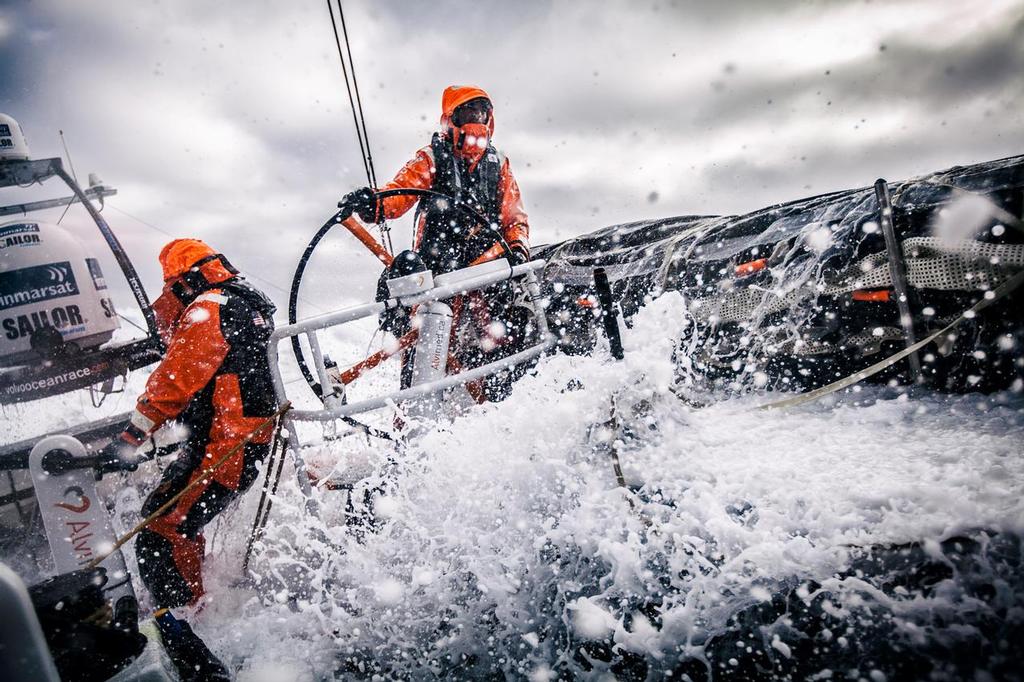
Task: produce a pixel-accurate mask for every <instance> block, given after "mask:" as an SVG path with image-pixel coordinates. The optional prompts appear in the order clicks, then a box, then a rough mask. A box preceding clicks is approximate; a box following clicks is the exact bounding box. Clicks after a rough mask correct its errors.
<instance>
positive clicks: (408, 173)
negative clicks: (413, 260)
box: [381, 85, 530, 260]
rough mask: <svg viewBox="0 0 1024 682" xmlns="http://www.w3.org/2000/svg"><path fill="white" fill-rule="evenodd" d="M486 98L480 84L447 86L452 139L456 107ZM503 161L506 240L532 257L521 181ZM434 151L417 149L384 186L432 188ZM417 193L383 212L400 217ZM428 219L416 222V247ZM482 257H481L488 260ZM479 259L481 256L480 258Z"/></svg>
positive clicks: (445, 125)
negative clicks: (519, 182)
mask: <svg viewBox="0 0 1024 682" xmlns="http://www.w3.org/2000/svg"><path fill="white" fill-rule="evenodd" d="M481 97H482V98H485V99H487V100H488V101H490V96H489V95H488V94H487V93H486V92H484V91H483V90H481V89H480V88H477V87H473V86H459V85H452V86H449V87H448V88H446V89H445V91H444V94H443V95H442V97H441V127H442V129H443V130H444V134H445V135H446V136H447V139H448V140H449V141H450V140H451V139H452V129H453V125H452V121H451V117H452V114H453V113H454V111H455V109H456V108H457V107H458V106H459V105H461V104H465V103H466V102H469V101H470V100H473V99H477V98H481ZM489 127H490V131H491V134H492V135H493V133H494V114H493V113H492V114H491V120H490V123H489ZM502 156H503V159H502V162H501V175H500V176H499V179H498V195H499V197H500V207H501V210H500V220H499V222H500V225H499V227H500V229H501V233H502V236H503V237H504V238H505V241H506V242H508V244H509V246H510V247H511V248H513V249H516V248H519V249H522V251H523V252H524V253H525V254H526V256H527V257H529V253H530V225H529V222H528V220H529V219H528V218H527V215H526V210H525V209H524V208H523V199H522V196H521V195H520V193H519V184H518V183H517V182H516V179H515V176H514V175H512V168H511V166H510V165H509V161H508V157H504V155H502ZM434 174H435V167H434V153H433V150H432V149H431V148H430V145H427V146H426V147H424V148H422V149H420V150H419V151H418V152H416V156H415V157H414V158H413V159H412V160H411V161H409V162H408V163H407V164H405V166H404V167H403V168H402V169H401V170H400V171H398V173H397V174H396V175H395V178H394V180H392V181H391V182H389V183H388V184H387V185H385V186H384V187H382V188H381V189H384V190H388V189H397V188H413V189H430V188H431V187H432V186H433V184H434ZM418 200H419V199H418V197H415V196H394V197H388V198H386V199H383V200H382V201H381V204H382V207H381V210H382V213H383V216H384V217H385V218H387V219H392V218H397V217H399V216H401V215H403V214H404V213H405V212H406V211H408V210H409V209H410V208H412V207H413V206H414V205H416V202H417V201H418ZM424 228H425V220H422V219H421V220H420V221H419V223H418V224H417V225H416V235H415V237H414V239H413V248H414V249H418V248H419V246H420V243H421V242H422V240H423V232H424ZM485 255H489V256H490V258H496V257H498V256H500V255H503V254H502V251H501V250H500V249H492V250H490V251H488V252H487V254H485ZM487 259H488V258H483V259H482V260H487ZM478 260H480V259H478Z"/></svg>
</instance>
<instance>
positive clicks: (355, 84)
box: [327, 0, 395, 254]
mask: <svg viewBox="0 0 1024 682" xmlns="http://www.w3.org/2000/svg"><path fill="white" fill-rule="evenodd" d="M336 2H337V4H338V18H339V19H341V35H339V34H338V23H337V21H335V18H334V9H333V8H332V7H331V0H327V13H328V14H329V15H330V17H331V30H332V31H333V32H334V45H335V47H336V48H337V49H338V59H339V61H341V74H342V76H344V78H345V91H346V92H347V93H348V104H349V107H350V108H351V109H352V123H353V124H354V125H355V128H356V138H357V139H358V141H359V154H360V156H361V157H362V159H363V170H364V171H365V172H366V182H367V184H368V185H369V186H370V187H371V188H373V189H376V188H377V171H376V169H375V168H374V166H373V153H372V152H371V150H370V134H369V132H367V129H366V115H365V114H364V113H363V99H362V97H361V96H360V94H359V81H358V79H357V78H356V66H355V61H354V60H353V59H352V44H351V43H350V41H349V39H348V26H347V25H346V23H345V10H344V9H343V8H342V6H341V0H336ZM342 36H344V38H345V50H344V52H343V51H342V49H341V38H342ZM345 54H348V61H347V62H346V61H345ZM350 72H351V76H352V77H351V79H350V78H349V73H350ZM353 92H354V93H355V95H354V96H353ZM380 231H381V235H382V236H383V237H384V242H385V244H386V246H387V249H388V253H392V254H393V253H394V252H395V247H394V245H393V244H392V243H391V228H389V227H388V225H387V222H386V221H384V222H382V223H381V226H380Z"/></svg>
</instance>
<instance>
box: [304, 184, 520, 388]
mask: <svg viewBox="0 0 1024 682" xmlns="http://www.w3.org/2000/svg"><path fill="white" fill-rule="evenodd" d="M374 196H375V197H376V198H377V200H378V201H380V200H381V199H387V198H388V197H395V196H417V197H433V198H434V199H443V200H445V201H448V202H450V203H451V205H452V206H453V207H454V208H455V209H457V210H460V211H462V212H464V213H465V214H466V215H467V216H469V217H470V218H472V219H473V220H475V221H476V222H477V223H478V224H480V225H481V226H482V227H483V229H484V230H487V231H489V232H490V233H491V234H492V236H494V238H495V241H497V242H498V243H499V244H501V247H502V248H503V249H504V251H505V255H506V256H509V257H511V256H512V249H511V248H510V247H509V245H508V242H506V241H505V239H504V237H502V235H501V233H500V232H498V230H496V229H494V227H492V226H491V224H490V222H489V221H488V220H487V218H486V217H484V216H483V215H482V214H481V213H480V212H479V211H477V210H476V209H475V208H473V207H472V206H470V205H469V204H468V203H466V202H465V201H461V200H459V199H456V198H455V197H452V196H449V195H447V194H444V193H443V192H438V191H436V190H432V189H415V188H411V187H397V188H395V189H386V190H381V191H379V192H374ZM350 215H351V214H350V213H348V212H347V211H345V210H344V209H342V210H339V211H338V212H337V213H335V214H334V215H332V216H331V217H330V218H328V220H327V222H325V223H324V224H323V225H322V226H321V227H320V229H319V230H317V231H316V234H314V235H313V238H312V239H310V240H309V244H307V245H306V249H305V251H303V252H302V256H301V257H300V258H299V263H298V265H297V266H296V267H295V274H294V275H293V276H292V286H291V290H290V291H289V292H288V324H295V322H296V321H297V320H298V303H299V288H300V287H301V285H302V277H303V275H304V274H305V272H306V264H307V263H308V262H309V259H310V257H311V256H312V255H313V251H315V250H316V247H317V245H318V244H319V243H320V242H321V241H322V240H323V238H324V237H325V236H327V233H328V232H330V230H331V228H332V227H334V226H335V225H337V224H338V223H340V222H342V221H344V220H345V219H347V218H348V217H349V216H350ZM291 339H292V351H293V352H294V354H295V361H296V362H297V363H298V365H299V370H300V371H301V372H302V376H303V378H304V379H305V380H306V383H307V384H309V387H310V389H312V391H313V393H314V394H316V396H317V397H318V398H320V400H321V401H323V400H324V399H325V397H326V396H325V392H324V388H323V387H322V386H320V384H319V382H318V381H317V379H316V377H314V376H313V373H312V371H310V369H309V365H308V364H307V363H306V356H305V354H304V353H303V350H302V344H300V343H299V337H298V336H293V337H291Z"/></svg>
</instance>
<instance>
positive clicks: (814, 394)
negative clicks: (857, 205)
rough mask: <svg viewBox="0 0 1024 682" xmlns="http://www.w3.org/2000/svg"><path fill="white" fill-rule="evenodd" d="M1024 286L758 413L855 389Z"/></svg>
mask: <svg viewBox="0 0 1024 682" xmlns="http://www.w3.org/2000/svg"><path fill="white" fill-rule="evenodd" d="M1022 282H1024V271H1021V272H1018V273H1017V274H1016V275H1014V276H1013V277H1011V278H1010V279H1008V280H1006V281H1005V282H1003V283H1002V284H1001V285H999V287H997V288H996V289H994V290H993V291H992V294H993V295H992V297H991V298H982V299H981V300H980V301H978V302H977V303H975V304H974V305H973V306H971V307H970V308H968V309H967V310H965V311H964V312H963V313H961V314H960V316H959V317H958V318H956V319H955V320H953V321H952V322H950V323H949V324H947V325H946V326H945V327H943V328H942V329H940V330H938V331H937V332H935V333H934V334H931V335H930V336H928V337H926V338H924V339H921V340H920V341H918V342H917V343H915V344H913V345H910V346H907V347H906V348H904V349H903V350H901V351H899V352H898V353H895V354H893V355H891V356H889V357H888V358H886V359H885V360H882V361H881V362H877V363H875V364H873V365H871V366H870V367H867V368H866V369H862V370H860V371H859V372H854V373H853V374H851V375H850V376H848V377H846V378H844V379H840V380H839V381H834V382H832V383H831V384H828V385H827V386H822V387H821V388H816V389H815V390H813V391H808V392H807V393H801V394H800V395H797V396H794V397H792V398H787V399H785V400H779V401H778V402H774V403H768V404H767V405H759V406H758V407H757V409H759V410H776V409H780V408H783V407H795V406H797V405H804V404H806V403H809V402H812V401H814V400H817V399H818V398H822V397H824V396H826V395H829V394H830V393H835V392H836V391H840V390H842V389H844V388H847V387H848V386H852V385H854V384H856V383H857V382H859V381H861V380H862V379H866V378H868V377H870V376H873V375H875V374H878V373H879V372H881V371H882V370H883V369H886V368H887V367H891V366H892V365H894V364H896V363H897V362H899V361H900V360H902V359H903V358H905V357H907V356H908V355H911V354H913V353H916V352H917V351H919V350H921V349H922V348H924V347H925V346H927V345H928V344H929V343H931V342H932V341H935V340H936V339H938V338H939V337H940V336H942V335H944V334H948V333H949V332H951V331H952V330H953V329H955V328H956V327H957V326H958V325H960V323H961V322H963V321H965V320H969V319H973V318H974V317H975V316H977V314H978V313H979V312H980V311H982V310H984V309H985V308H987V307H989V306H990V305H992V304H993V303H995V302H996V301H998V300H999V299H1001V298H1003V297H1005V296H1007V295H1009V294H1010V293H1011V292H1012V291H1013V290H1015V289H1016V288H1017V287H1018V286H1020V285H1021V283H1022Z"/></svg>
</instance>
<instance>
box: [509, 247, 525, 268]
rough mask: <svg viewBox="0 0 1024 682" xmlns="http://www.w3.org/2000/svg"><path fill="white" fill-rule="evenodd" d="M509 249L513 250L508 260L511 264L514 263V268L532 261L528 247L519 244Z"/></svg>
mask: <svg viewBox="0 0 1024 682" xmlns="http://www.w3.org/2000/svg"><path fill="white" fill-rule="evenodd" d="M509 248H510V249H511V251H512V253H511V254H509V256H508V260H509V262H510V263H512V267H515V266H517V265H522V264H523V263H526V262H527V261H529V260H530V254H529V252H527V250H526V247H525V246H523V245H522V244H520V243H519V242H515V243H513V244H511V245H510V247H509Z"/></svg>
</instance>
